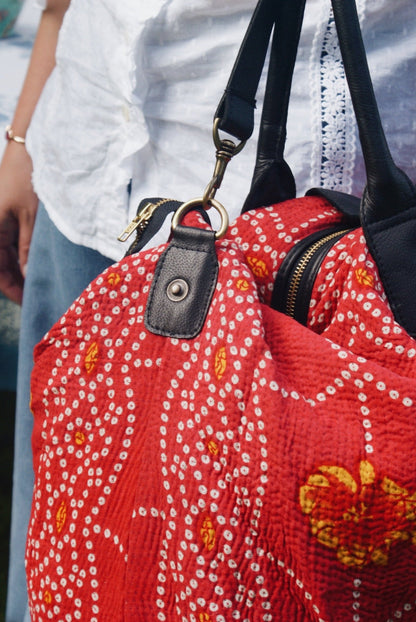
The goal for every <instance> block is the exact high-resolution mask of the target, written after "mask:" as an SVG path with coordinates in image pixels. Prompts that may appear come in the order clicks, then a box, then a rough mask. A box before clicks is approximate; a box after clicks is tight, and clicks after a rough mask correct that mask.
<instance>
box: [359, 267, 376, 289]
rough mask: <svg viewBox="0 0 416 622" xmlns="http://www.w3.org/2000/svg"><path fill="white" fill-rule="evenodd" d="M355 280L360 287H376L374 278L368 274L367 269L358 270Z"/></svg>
mask: <svg viewBox="0 0 416 622" xmlns="http://www.w3.org/2000/svg"><path fill="white" fill-rule="evenodd" d="M355 278H356V279H357V281H358V282H359V284H360V285H366V286H367V287H374V277H373V275H372V274H370V273H369V272H367V270H366V269H365V268H357V270H356V271H355Z"/></svg>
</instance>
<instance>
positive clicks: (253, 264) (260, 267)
mask: <svg viewBox="0 0 416 622" xmlns="http://www.w3.org/2000/svg"><path fill="white" fill-rule="evenodd" d="M247 262H248V265H249V266H250V268H251V269H252V271H253V274H254V276H257V277H259V278H264V277H265V276H267V275H268V274H269V271H268V269H267V266H266V264H265V262H264V261H263V260H262V259H259V258H258V257H247Z"/></svg>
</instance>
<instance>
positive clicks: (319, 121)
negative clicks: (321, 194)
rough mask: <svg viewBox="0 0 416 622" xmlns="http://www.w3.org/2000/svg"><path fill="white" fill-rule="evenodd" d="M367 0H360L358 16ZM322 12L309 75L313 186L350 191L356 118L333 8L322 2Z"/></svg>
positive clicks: (355, 146) (354, 153)
mask: <svg viewBox="0 0 416 622" xmlns="http://www.w3.org/2000/svg"><path fill="white" fill-rule="evenodd" d="M365 1H366V0H359V1H358V2H357V7H358V11H359V15H360V20H362V19H363V16H364V5H365ZM322 6H323V15H322V19H321V20H320V25H319V27H318V30H317V32H316V35H315V38H314V42H313V48H312V54H311V67H310V79H311V81H312V85H314V88H313V89H312V100H313V138H314V140H313V144H314V148H313V153H312V165H311V177H312V179H311V181H312V185H313V186H325V187H326V188H329V189H333V190H339V191H342V192H348V193H351V190H352V184H353V172H354V166H355V159H356V150H357V140H356V121H355V116H354V110H353V107H352V103H351V98H350V95H349V91H348V85H347V82H346V79H345V73H344V68H343V64H342V58H341V52H340V49H339V46H338V37H337V33H336V28H335V22H334V17H333V14H332V9H331V10H330V11H329V16H328V3H327V2H324V3H323V5H322Z"/></svg>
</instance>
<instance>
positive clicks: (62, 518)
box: [56, 501, 67, 533]
mask: <svg viewBox="0 0 416 622" xmlns="http://www.w3.org/2000/svg"><path fill="white" fill-rule="evenodd" d="M66 514H67V511H66V503H65V501H62V502H61V505H60V506H59V508H58V511H57V513H56V531H57V532H58V533H61V531H62V529H63V527H64V525H65V522H66Z"/></svg>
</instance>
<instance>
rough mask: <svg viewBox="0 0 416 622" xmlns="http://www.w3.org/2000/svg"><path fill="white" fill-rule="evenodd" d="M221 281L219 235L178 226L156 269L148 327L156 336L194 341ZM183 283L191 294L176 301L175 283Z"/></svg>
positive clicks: (149, 307)
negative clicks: (170, 291) (173, 295)
mask: <svg viewBox="0 0 416 622" xmlns="http://www.w3.org/2000/svg"><path fill="white" fill-rule="evenodd" d="M217 278H218V260H217V254H216V250H215V232H214V231H206V230H204V229H197V228H194V227H184V226H182V225H178V226H177V227H176V229H175V231H174V233H173V236H172V241H171V243H170V244H169V246H168V248H167V249H166V250H165V252H164V253H163V254H162V255H161V257H160V259H159V261H158V263H157V266H156V270H155V275H154V278H153V282H152V286H151V290H150V294H149V299H148V302H147V306H146V312H145V326H146V328H147V330H149V331H150V332H151V333H154V334H155V335H162V336H164V337H176V338H180V339H192V338H194V337H196V336H197V335H198V334H199V333H200V331H201V330H202V327H203V325H204V322H205V318H206V315H207V313H208V310H209V307H210V304H211V299H212V296H213V294H214V291H215V286H216V283H217ZM178 281H181V282H182V281H183V282H185V284H186V286H187V288H188V289H187V295H186V296H185V297H184V298H183V299H181V300H179V299H178V300H176V301H175V300H172V299H171V298H170V297H169V296H168V289H169V286H170V284H171V283H172V282H178Z"/></svg>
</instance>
